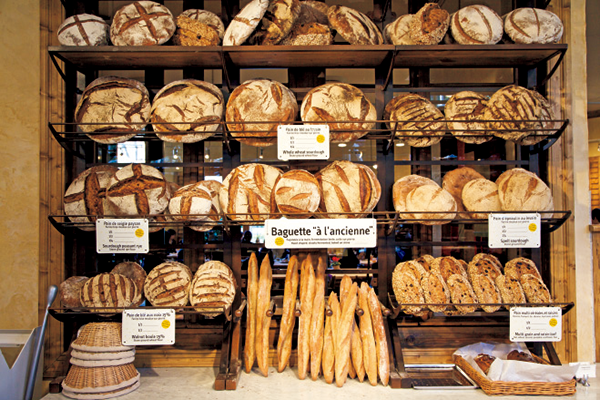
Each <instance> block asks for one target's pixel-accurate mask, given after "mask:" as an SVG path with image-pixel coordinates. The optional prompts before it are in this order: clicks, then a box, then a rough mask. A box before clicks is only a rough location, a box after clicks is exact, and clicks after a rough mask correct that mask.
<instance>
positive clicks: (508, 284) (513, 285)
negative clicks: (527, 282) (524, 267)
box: [496, 275, 527, 310]
mask: <svg viewBox="0 0 600 400" xmlns="http://www.w3.org/2000/svg"><path fill="white" fill-rule="evenodd" d="M496 286H498V290H500V294H501V295H502V302H503V303H507V305H505V306H504V308H506V309H507V310H509V309H510V304H522V303H526V302H527V301H526V299H525V292H523V287H522V286H521V283H520V282H519V279H514V278H511V277H509V276H508V275H500V276H498V277H497V278H496Z"/></svg>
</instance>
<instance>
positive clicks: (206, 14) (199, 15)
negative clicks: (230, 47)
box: [179, 8, 225, 39]
mask: <svg viewBox="0 0 600 400" xmlns="http://www.w3.org/2000/svg"><path fill="white" fill-rule="evenodd" d="M179 16H184V17H188V18H191V19H193V20H196V21H198V22H202V23H203V24H206V25H208V26H210V27H211V28H213V29H214V30H215V31H217V35H219V39H223V35H224V34H225V25H223V21H221V18H219V16H218V15H217V14H215V13H212V12H210V11H207V10H198V9H196V8H190V9H188V10H184V11H183V12H182V13H181V14H179Z"/></svg>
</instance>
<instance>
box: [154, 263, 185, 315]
mask: <svg viewBox="0 0 600 400" xmlns="http://www.w3.org/2000/svg"><path fill="white" fill-rule="evenodd" d="M191 284H192V272H191V271H190V269H189V268H188V266H187V265H185V264H183V263H180V262H177V261H166V262H164V263H162V264H159V265H157V266H156V267H154V268H153V269H152V271H150V273H148V276H147V277H146V282H145V283H144V295H145V296H146V299H148V301H149V302H150V304H152V305H153V306H155V307H183V306H185V305H187V303H188V300H189V291H190V286H191Z"/></svg>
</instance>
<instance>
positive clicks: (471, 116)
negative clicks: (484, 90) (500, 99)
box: [444, 91, 493, 144]
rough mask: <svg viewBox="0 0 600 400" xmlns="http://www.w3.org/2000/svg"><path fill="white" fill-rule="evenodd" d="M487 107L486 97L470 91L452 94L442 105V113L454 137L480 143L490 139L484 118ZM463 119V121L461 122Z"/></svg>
mask: <svg viewBox="0 0 600 400" xmlns="http://www.w3.org/2000/svg"><path fill="white" fill-rule="evenodd" d="M486 108H487V97H486V96H484V95H482V94H479V93H475V92H470V91H464V92H458V93H455V94H454V95H452V97H450V98H449V99H448V101H447V102H446V106H445V107H444V115H445V116H446V119H447V120H448V130H449V131H450V133H452V135H454V137H456V139H458V140H460V141H461V142H465V143H472V144H481V143H485V142H487V141H489V140H492V138H493V135H488V134H487V132H486V131H485V129H487V125H486V123H485V122H479V121H481V120H483V119H484V115H485V110H486ZM463 121H464V122H463Z"/></svg>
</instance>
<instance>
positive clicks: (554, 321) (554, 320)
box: [550, 318, 558, 328]
mask: <svg viewBox="0 0 600 400" xmlns="http://www.w3.org/2000/svg"><path fill="white" fill-rule="evenodd" d="M556 325H558V321H557V320H556V318H551V319H550V326H551V327H553V328H554V327H555V326H556Z"/></svg>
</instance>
